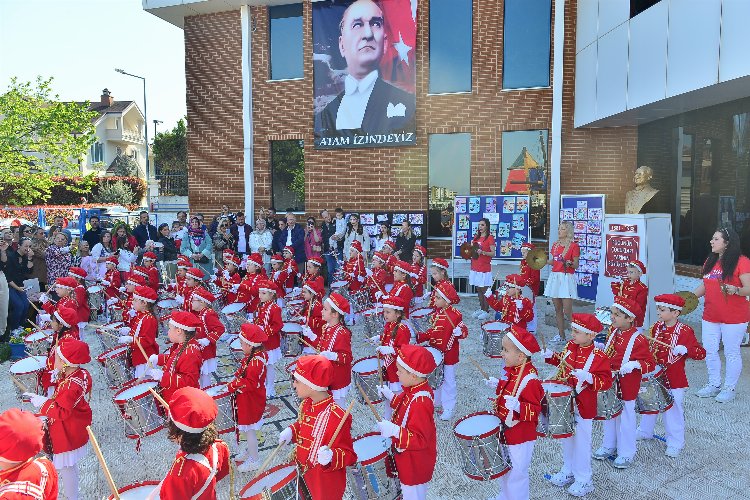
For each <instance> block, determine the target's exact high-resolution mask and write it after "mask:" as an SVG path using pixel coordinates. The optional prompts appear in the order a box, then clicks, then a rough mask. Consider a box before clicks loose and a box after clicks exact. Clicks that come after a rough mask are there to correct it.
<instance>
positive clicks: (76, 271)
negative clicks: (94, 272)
mask: <svg viewBox="0 0 750 500" xmlns="http://www.w3.org/2000/svg"><path fill="white" fill-rule="evenodd" d="M68 275H69V276H72V277H74V278H78V279H81V280H85V279H86V276H87V275H88V273H87V272H86V271H85V270H83V269H82V268H80V267H71V268H70V269H68Z"/></svg>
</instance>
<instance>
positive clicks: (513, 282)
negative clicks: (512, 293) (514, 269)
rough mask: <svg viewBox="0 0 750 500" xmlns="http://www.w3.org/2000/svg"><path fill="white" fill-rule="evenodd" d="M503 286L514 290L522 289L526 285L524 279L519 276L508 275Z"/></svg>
mask: <svg viewBox="0 0 750 500" xmlns="http://www.w3.org/2000/svg"><path fill="white" fill-rule="evenodd" d="M505 284H506V285H508V286H512V287H514V288H523V287H524V285H526V278H524V277H523V276H521V275H520V274H509V275H508V276H506V277H505Z"/></svg>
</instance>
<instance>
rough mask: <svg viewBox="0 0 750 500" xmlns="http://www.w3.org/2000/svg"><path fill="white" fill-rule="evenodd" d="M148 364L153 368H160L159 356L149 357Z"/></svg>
mask: <svg viewBox="0 0 750 500" xmlns="http://www.w3.org/2000/svg"><path fill="white" fill-rule="evenodd" d="M148 362H149V363H151V366H159V355H158V354H152V355H151V356H149V357H148Z"/></svg>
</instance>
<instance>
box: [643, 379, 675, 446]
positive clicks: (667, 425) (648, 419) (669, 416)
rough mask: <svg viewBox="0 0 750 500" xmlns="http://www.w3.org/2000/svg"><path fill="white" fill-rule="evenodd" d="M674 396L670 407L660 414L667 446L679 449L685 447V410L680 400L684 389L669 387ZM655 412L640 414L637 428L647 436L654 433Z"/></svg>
mask: <svg viewBox="0 0 750 500" xmlns="http://www.w3.org/2000/svg"><path fill="white" fill-rule="evenodd" d="M669 392H670V393H672V397H673V398H674V403H672V407H671V408H670V409H668V410H667V411H665V412H664V413H663V414H662V417H661V418H662V421H663V422H664V430H665V434H666V438H667V446H668V447H671V448H677V449H678V450H681V449H682V448H684V447H685V410H684V408H683V406H682V402H683V400H684V399H685V389H669ZM657 416H658V415H657V414H653V415H650V414H649V415H641V424H640V425H639V426H638V430H639V431H640V432H641V433H643V434H647V435H649V436H653V435H654V425H656V417H657Z"/></svg>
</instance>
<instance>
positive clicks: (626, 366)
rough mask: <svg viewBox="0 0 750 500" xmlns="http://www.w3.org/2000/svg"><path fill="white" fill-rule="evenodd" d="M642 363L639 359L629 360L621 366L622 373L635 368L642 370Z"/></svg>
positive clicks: (624, 373)
mask: <svg viewBox="0 0 750 500" xmlns="http://www.w3.org/2000/svg"><path fill="white" fill-rule="evenodd" d="M640 369H641V364H640V363H639V362H638V361H628V362H627V363H625V364H624V365H622V366H621V367H620V375H627V374H628V373H630V372H632V371H633V370H640Z"/></svg>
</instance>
